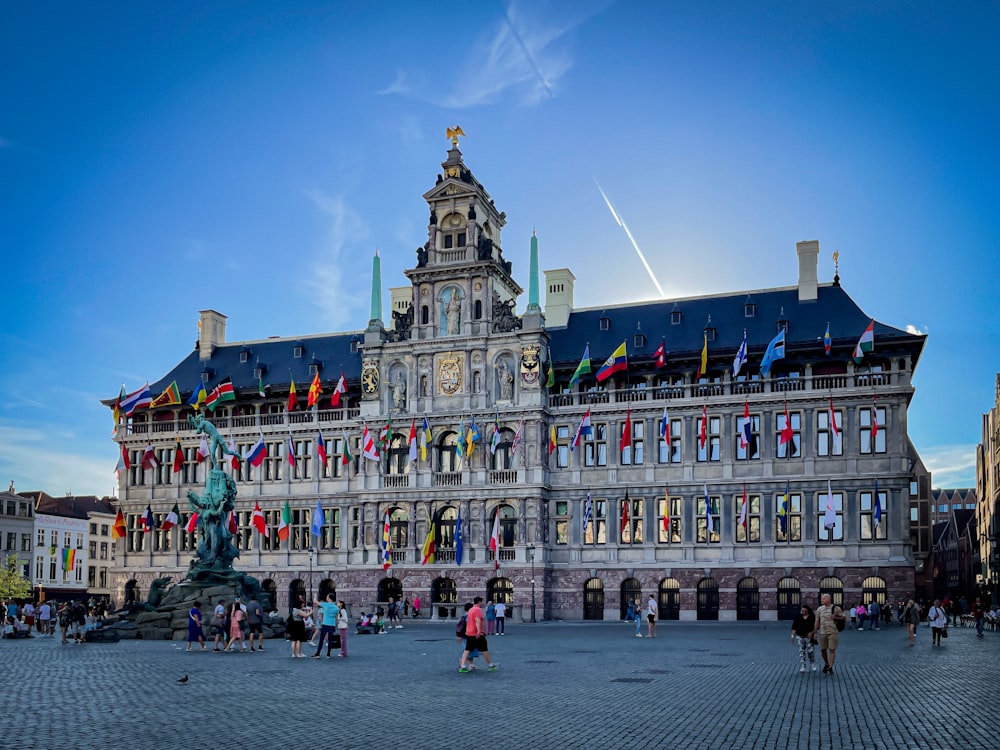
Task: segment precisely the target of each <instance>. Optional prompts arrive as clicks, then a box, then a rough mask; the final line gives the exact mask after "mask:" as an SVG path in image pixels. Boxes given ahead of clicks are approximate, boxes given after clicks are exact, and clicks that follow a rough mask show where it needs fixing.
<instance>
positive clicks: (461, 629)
mask: <svg viewBox="0 0 1000 750" xmlns="http://www.w3.org/2000/svg"><path fill="white" fill-rule="evenodd" d="M468 620H469V617H468V615H462V617H461V618H460V619H459V621H458V624H457V625H456V626H455V635H456V636H458V637H459V638H461V637H463V636H464V635H465V626H466V623H467V622H468Z"/></svg>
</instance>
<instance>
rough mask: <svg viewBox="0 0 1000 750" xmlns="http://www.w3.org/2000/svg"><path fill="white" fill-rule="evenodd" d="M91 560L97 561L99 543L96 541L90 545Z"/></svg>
mask: <svg viewBox="0 0 1000 750" xmlns="http://www.w3.org/2000/svg"><path fill="white" fill-rule="evenodd" d="M90 559H91V560H95V559H97V542H96V541H95V542H91V543H90Z"/></svg>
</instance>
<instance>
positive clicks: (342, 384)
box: [330, 370, 347, 409]
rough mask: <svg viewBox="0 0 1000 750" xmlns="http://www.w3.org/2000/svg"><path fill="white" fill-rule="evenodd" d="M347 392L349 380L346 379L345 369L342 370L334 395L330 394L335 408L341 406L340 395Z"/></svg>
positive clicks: (331, 402)
mask: <svg viewBox="0 0 1000 750" xmlns="http://www.w3.org/2000/svg"><path fill="white" fill-rule="evenodd" d="M344 393H347V381H346V380H345V379H344V371H343V370H341V371H340V380H338V381H337V385H336V386H334V388H333V395H331V396H330V406H332V407H333V408H334V409H336V408H337V407H339V406H340V397H341V395H342V394H344Z"/></svg>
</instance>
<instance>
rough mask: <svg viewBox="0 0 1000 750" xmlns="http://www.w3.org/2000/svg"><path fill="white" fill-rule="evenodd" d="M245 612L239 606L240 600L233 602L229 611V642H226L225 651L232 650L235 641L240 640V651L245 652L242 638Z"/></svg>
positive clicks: (245, 648)
mask: <svg viewBox="0 0 1000 750" xmlns="http://www.w3.org/2000/svg"><path fill="white" fill-rule="evenodd" d="M246 618H247V615H246V612H244V611H243V607H241V606H240V600H239V599H237V600H236V601H235V602H233V608H232V610H231V611H230V612H229V643H227V644H226V651H230V652H231V651H233V646H235V645H236V641H239V642H240V651H242V652H243V653H246V650H247V643H246V641H244V640H243V621H244V620H246Z"/></svg>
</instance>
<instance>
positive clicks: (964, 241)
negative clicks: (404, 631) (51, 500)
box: [0, 0, 1000, 494]
mask: <svg viewBox="0 0 1000 750" xmlns="http://www.w3.org/2000/svg"><path fill="white" fill-rule="evenodd" d="M822 5H830V6H833V5H835V6H836V7H819V6H822ZM872 5H874V6H875V7H870V6H872ZM812 6H817V7H812ZM998 21H1000V9H998V7H997V6H996V5H995V4H992V3H986V2H983V3H976V2H973V3H964V4H961V5H958V6H951V7H948V8H945V7H943V6H942V5H941V4H940V3H929V2H918V3H912V2H884V3H875V4H871V3H867V2H843V3H837V4H818V3H815V4H814V3H766V2H759V3H745V2H704V3H683V4H681V3H663V2H635V3H624V2H621V3H614V2H607V1H604V2H596V1H595V2H587V1H586V0H584V1H583V2H555V3H545V2H541V3H540V2H520V1H518V2H506V3H504V2H482V3H467V4H457V5H456V4H454V3H443V2H434V3H420V4H417V3H401V2H382V3H376V2H373V3H346V2H344V3H341V2H329V3H320V2H315V3H309V2H293V1H290V2H283V3H270V2H259V3H252V2H246V3H236V2H199V3H194V2H190V3H183V2H178V3H159V4H149V3H131V2H117V3H112V2H104V3H100V2H98V3H77V2H62V3H60V2H53V3H45V4H38V3H21V4H8V5H7V6H5V7H4V8H3V10H2V11H0V71H2V73H0V97H2V100H0V101H2V106H0V247H2V249H3V257H4V258H5V267H6V271H7V274H6V277H7V278H6V280H7V283H6V285H5V288H6V294H5V295H3V297H2V301H0V311H2V313H3V321H4V324H3V326H2V328H0V352H2V357H3V366H2V367H0V391H2V392H3V393H4V394H5V398H4V399H3V400H2V401H0V479H7V480H9V479H13V480H14V481H15V484H16V487H17V489H19V490H27V489H43V490H46V491H48V492H50V493H52V494H61V493H63V492H67V491H70V492H73V493H76V494H84V493H96V494H107V493H110V492H111V491H112V489H113V487H114V481H115V480H114V471H113V469H114V465H115V461H116V459H117V454H116V449H115V446H114V444H113V443H112V441H111V439H110V433H111V417H110V413H109V412H108V410H107V409H106V408H105V407H103V406H101V404H100V403H99V399H101V398H110V397H114V396H115V395H116V394H117V392H118V388H119V386H120V384H121V383H122V382H124V383H125V384H126V386H127V387H128V388H129V389H130V390H132V389H134V388H137V387H139V386H141V385H142V383H143V382H144V381H146V380H147V379H148V380H150V381H152V380H155V379H157V378H159V377H160V376H161V375H162V374H163V373H164V372H166V371H167V370H168V369H169V368H170V367H171V366H172V365H174V364H175V363H176V362H177V361H179V360H180V359H181V358H182V357H183V356H185V354H186V353H187V352H188V351H190V349H191V347H192V345H193V343H194V340H195V337H196V321H197V313H198V310H201V309H204V308H213V309H216V310H219V311H220V312H222V313H224V314H225V315H227V316H228V317H229V321H228V330H227V338H228V339H229V340H231V341H235V340H242V339H257V338H263V337H266V336H269V335H298V334H310V333H319V332H324V331H336V330H347V329H356V328H361V327H363V326H364V325H365V324H366V323H367V319H368V284H369V272H370V266H371V255H372V252H373V250H374V249H375V248H376V247H377V248H379V250H380V252H381V254H382V258H383V260H382V273H383V282H384V285H385V287H386V288H388V287H390V286H401V285H403V284H404V283H405V277H404V276H403V274H402V270H403V269H404V268H407V267H410V266H412V265H413V263H414V259H415V255H414V249H415V248H416V247H417V246H418V245H420V244H422V243H423V241H424V239H425V238H426V218H427V212H426V205H425V204H424V202H423V200H422V198H421V195H422V194H423V193H424V192H425V191H426V190H428V189H429V188H430V187H432V186H433V184H434V178H435V176H436V174H437V172H438V170H439V165H440V162H441V161H442V160H443V159H444V158H445V152H446V150H447V146H448V144H447V142H446V140H445V138H444V131H445V127H446V126H448V125H453V124H456V123H457V124H460V125H461V126H462V128H463V129H464V130H465V132H466V133H467V134H468V136H467V138H466V139H465V140H464V141H463V143H462V146H461V148H462V151H463V154H464V156H465V161H466V163H467V164H468V165H469V166H470V168H471V169H472V170H473V172H474V173H475V174H476V176H477V177H478V178H479V179H480V180H481V181H482V182H483V183H484V185H485V186H486V188H487V190H489V192H490V194H491V196H492V197H493V198H494V199H495V201H496V203H497V205H498V206H499V207H500V208H501V209H502V210H504V211H506V213H507V216H508V224H507V227H506V229H505V230H504V233H503V237H502V244H503V248H504V254H505V256H506V257H507V258H509V259H511V260H513V261H514V264H515V266H514V267H515V274H516V275H518V276H519V278H520V279H521V281H522V283H523V284H526V281H527V256H528V243H529V238H530V235H531V231H532V228H535V229H537V232H538V237H539V243H540V248H541V265H542V268H556V267H563V266H569V267H570V268H571V269H572V270H573V272H574V273H575V275H576V277H577V283H576V303H577V305H578V306H595V305H601V304H605V303H612V302H616V301H622V300H639V299H652V298H655V297H656V296H657V292H656V289H655V287H654V286H653V284H652V282H651V281H650V280H649V277H648V276H647V275H646V273H645V271H644V269H643V267H642V265H641V263H640V261H639V259H638V257H637V256H636V254H635V253H634V252H633V251H632V249H631V246H630V245H629V243H628V240H627V238H626V237H625V235H624V234H623V232H622V230H621V228H620V227H619V226H618V225H617V224H616V223H615V221H614V219H613V218H612V216H611V214H610V213H609V212H608V211H607V208H606V206H605V205H604V202H603V200H602V198H601V196H600V193H599V192H598V191H597V188H596V186H595V184H594V178H595V177H596V179H597V180H599V182H600V184H601V186H602V187H603V188H604V190H605V191H606V192H607V193H608V195H609V196H610V198H611V199H612V201H614V203H615V206H616V207H617V209H618V210H619V212H620V213H621V215H622V216H623V218H624V219H625V221H626V222H627V223H628V225H629V227H630V229H631V231H632V233H633V235H634V236H635V238H636V240H637V241H638V243H639V245H640V246H641V248H642V249H643V251H644V252H645V254H646V256H647V258H648V259H649V262H650V265H651V267H652V269H653V271H654V273H655V274H656V276H657V278H658V279H659V281H660V283H661V284H662V286H663V287H664V290H665V292H666V294H667V295H668V296H670V297H674V296H685V295H692V294H703V293H721V292H728V291H736V290H740V289H753V288H763V287H772V286H783V285H791V284H794V283H795V281H796V278H797V265H796V258H795V242H796V241H799V240H803V239H817V240H819V241H820V248H821V258H820V278H821V280H823V281H829V280H830V279H831V278H832V275H833V264H832V261H831V259H830V256H831V254H832V252H833V250H835V249H836V250H839V251H840V271H841V276H842V279H843V285H844V287H845V288H846V289H847V291H848V292H849V293H850V294H851V295H852V296H853V297H854V299H855V300H856V301H858V303H859V304H860V305H861V307H862V308H863V309H864V310H865V311H867V312H868V313H869V314H870V315H872V316H873V317H875V318H877V319H879V320H881V321H883V322H886V323H888V324H890V325H894V326H898V327H901V328H902V327H907V326H909V327H911V328H912V329H914V330H918V331H920V332H925V333H927V334H929V338H928V341H927V346H926V348H925V350H924V354H923V357H922V359H921V362H920V364H919V367H918V369H917V375H916V378H915V383H916V386H917V393H916V396H915V398H914V400H913V402H912V404H911V407H910V412H909V430H910V436H911V439H912V440H913V442H914V444H915V445H916V446H917V448H918V450H919V451H920V453H921V455H922V456H923V458H924V460H925V462H926V463H927V464H928V465H929V466H930V467H931V468H932V469H933V470H934V471H935V477H934V483H935V485H936V486H948V487H952V486H974V465H975V457H974V451H975V444H976V443H977V442H978V441H979V440H980V437H981V435H980V430H981V413H982V412H984V411H986V410H988V409H989V408H990V407H991V406H992V404H993V401H994V389H995V376H996V372H997V370H998V369H1000V362H998V357H997V353H998V351H1000V316H998V314H997V313H998V309H997V308H998V302H997V300H998V298H1000V296H998V294H997V281H996V279H997V271H998V267H1000V264H998V261H997V259H996V257H995V253H996V252H997V250H998V248H1000V212H998V211H997V209H996V207H997V205H998V198H1000V196H998V192H1000V191H998V187H997V184H998V183H997V174H1000V159H998V151H1000V149H998V147H1000V128H998V127H997V123H998V122H1000V61H998V60H997V54H996V52H995V49H996V44H995V38H994V37H995V31H996V29H997V28H998V27H1000V24H998ZM609 254H611V255H613V256H614V257H616V258H618V259H620V260H619V261H618V262H616V263H614V264H609V263H608V262H607V258H608V257H609ZM384 299H386V300H388V293H387V292H385V293H384ZM525 303H526V299H522V300H521V301H520V304H519V309H523V307H524V304H525ZM857 333H858V334H860V331H859V332H857ZM835 335H840V334H837V333H835ZM843 335H846V332H845V334H843ZM595 356H596V355H595ZM181 385H182V387H189V386H187V385H185V384H181Z"/></svg>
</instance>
